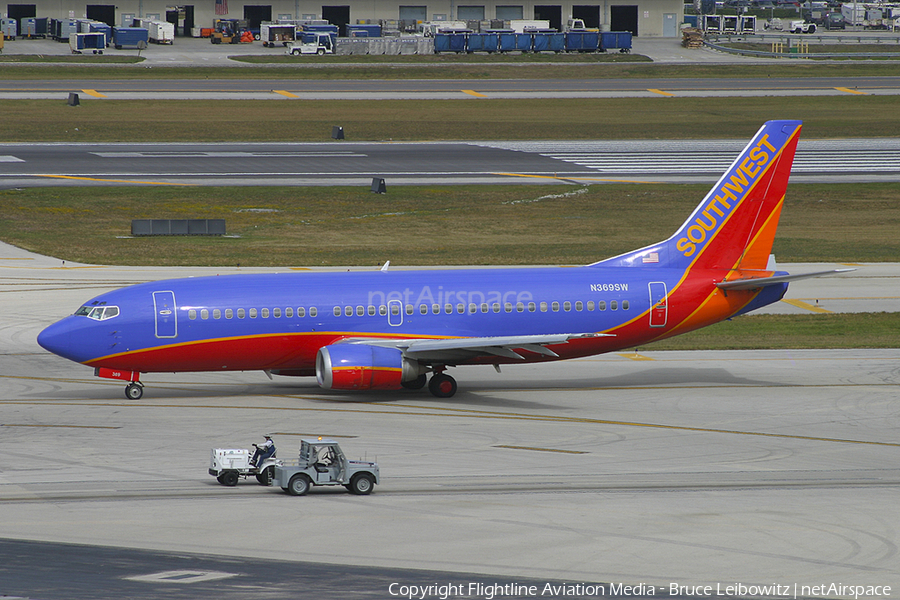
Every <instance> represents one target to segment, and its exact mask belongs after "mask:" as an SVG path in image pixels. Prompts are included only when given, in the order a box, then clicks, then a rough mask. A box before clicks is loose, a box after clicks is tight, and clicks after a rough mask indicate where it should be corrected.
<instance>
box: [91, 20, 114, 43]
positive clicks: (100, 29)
mask: <svg viewBox="0 0 900 600" xmlns="http://www.w3.org/2000/svg"><path fill="white" fill-rule="evenodd" d="M90 28H91V30H90V32H89V33H102V34H103V36H104V39H103V45H104V46H109V43H110V42H111V41H112V27H110V26H109V25H107V24H106V23H99V22H98V23H91V25H90Z"/></svg>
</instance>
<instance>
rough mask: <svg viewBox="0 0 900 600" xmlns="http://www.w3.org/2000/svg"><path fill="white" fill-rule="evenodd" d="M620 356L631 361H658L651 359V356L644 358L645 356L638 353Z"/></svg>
mask: <svg viewBox="0 0 900 600" xmlns="http://www.w3.org/2000/svg"><path fill="white" fill-rule="evenodd" d="M619 356H622V357H624V358H627V359H630V360H656V359H654V358H650V357H649V356H644V355H643V354H638V353H637V352H635V353H634V354H621V353H620V354H619Z"/></svg>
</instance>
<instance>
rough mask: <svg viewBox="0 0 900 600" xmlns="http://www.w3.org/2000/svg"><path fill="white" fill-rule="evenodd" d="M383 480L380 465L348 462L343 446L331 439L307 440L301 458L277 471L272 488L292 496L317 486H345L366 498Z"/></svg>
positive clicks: (301, 443)
mask: <svg viewBox="0 0 900 600" xmlns="http://www.w3.org/2000/svg"><path fill="white" fill-rule="evenodd" d="M379 481H380V473H379V470H378V464H377V463H374V462H369V461H363V460H347V456H346V455H345V454H344V452H343V451H342V450H341V447H340V445H338V443H337V442H336V441H334V440H329V439H322V438H318V439H303V440H301V441H300V456H299V458H298V460H297V461H296V462H295V461H290V460H289V461H284V463H283V464H281V465H277V466H276V467H275V468H274V472H273V476H272V483H271V485H272V486H278V487H280V488H281V489H283V490H284V491H285V492H287V493H288V494H291V495H292V496H303V495H305V494H306V493H307V492H308V491H309V490H310V488H312V487H313V486H336V485H342V486H344V487H345V488H347V490H348V491H349V492H351V493H354V494H357V495H366V494H370V493H371V492H372V488H374V487H375V484H376V483H379Z"/></svg>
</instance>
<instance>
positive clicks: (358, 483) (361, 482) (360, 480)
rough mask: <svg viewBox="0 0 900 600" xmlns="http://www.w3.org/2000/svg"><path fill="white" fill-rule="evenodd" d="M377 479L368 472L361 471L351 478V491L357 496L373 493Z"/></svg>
mask: <svg viewBox="0 0 900 600" xmlns="http://www.w3.org/2000/svg"><path fill="white" fill-rule="evenodd" d="M373 487H375V480H374V479H372V476H371V475H369V474H368V473H360V474H359V475H357V476H356V477H354V478H353V479H351V480H350V491H351V492H353V493H354V494H356V495H357V496H365V495H367V494H371V493H372V488H373Z"/></svg>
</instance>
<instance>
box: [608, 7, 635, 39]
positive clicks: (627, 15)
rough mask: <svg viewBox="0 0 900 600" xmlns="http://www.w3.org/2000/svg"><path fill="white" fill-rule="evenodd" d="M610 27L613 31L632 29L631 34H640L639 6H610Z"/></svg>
mask: <svg viewBox="0 0 900 600" xmlns="http://www.w3.org/2000/svg"><path fill="white" fill-rule="evenodd" d="M609 28H610V30H611V31H630V32H631V35H633V36H634V37H637V34H638V7H637V6H610V7H609Z"/></svg>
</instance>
